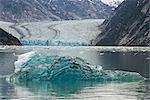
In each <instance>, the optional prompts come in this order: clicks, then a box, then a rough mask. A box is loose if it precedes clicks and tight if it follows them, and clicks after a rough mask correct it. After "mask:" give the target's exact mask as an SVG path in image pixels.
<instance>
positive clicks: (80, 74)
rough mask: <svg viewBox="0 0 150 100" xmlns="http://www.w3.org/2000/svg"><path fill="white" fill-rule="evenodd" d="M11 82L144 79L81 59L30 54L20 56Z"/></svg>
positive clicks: (134, 74) (136, 74) (137, 75)
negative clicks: (104, 68) (105, 68)
mask: <svg viewBox="0 0 150 100" xmlns="http://www.w3.org/2000/svg"><path fill="white" fill-rule="evenodd" d="M15 65H16V70H15V74H14V75H12V76H11V77H10V81H11V82H25V81H31V82H32V81H34V82H35V81H48V82H68V81H98V82H104V81H123V82H124V81H125V82H126V81H138V80H142V79H144V78H143V77H142V76H140V75H139V74H138V73H134V72H125V71H112V70H103V69H102V66H96V65H91V64H89V63H88V62H87V61H85V60H84V59H81V58H79V57H68V56H62V57H61V56H48V55H45V54H37V53H34V52H29V53H26V54H23V55H20V56H19V59H18V61H17V62H16V63H15Z"/></svg>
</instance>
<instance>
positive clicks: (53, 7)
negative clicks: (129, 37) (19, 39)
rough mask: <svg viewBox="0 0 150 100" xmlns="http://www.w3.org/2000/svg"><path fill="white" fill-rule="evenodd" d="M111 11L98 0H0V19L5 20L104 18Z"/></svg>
mask: <svg viewBox="0 0 150 100" xmlns="http://www.w3.org/2000/svg"><path fill="white" fill-rule="evenodd" d="M111 13H112V8H111V7H109V6H108V5H106V4H104V3H102V2H101V1H100V0H0V20H1V21H6V22H15V23H17V22H31V21H32V22H33V21H43V20H48V21H60V20H81V19H104V18H108V16H109V15H110V14H111Z"/></svg>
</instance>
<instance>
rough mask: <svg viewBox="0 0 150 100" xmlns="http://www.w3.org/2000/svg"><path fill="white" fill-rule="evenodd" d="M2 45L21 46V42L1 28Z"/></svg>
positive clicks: (0, 42)
mask: <svg viewBox="0 0 150 100" xmlns="http://www.w3.org/2000/svg"><path fill="white" fill-rule="evenodd" d="M0 45H21V43H20V41H19V40H18V39H17V38H16V37H14V36H12V35H11V34H9V33H7V32H6V31H4V30H3V29H1V28H0Z"/></svg>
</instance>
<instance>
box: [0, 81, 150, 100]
mask: <svg viewBox="0 0 150 100" xmlns="http://www.w3.org/2000/svg"><path fill="white" fill-rule="evenodd" d="M0 99H5V100H8V99H10V100H14V99H16V100H54V99H63V100H66V99H69V100H70V99H73V100H100V99H101V100H149V99H150V83H149V82H144V81H143V82H131V83H114V82H112V83H96V82H95V83H94V82H74V83H61V84H54V83H47V82H39V83H37V82H36V83H33V82H32V83H31V82H26V83H22V84H19V85H12V84H10V83H8V82H6V81H5V79H0Z"/></svg>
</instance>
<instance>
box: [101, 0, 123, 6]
mask: <svg viewBox="0 0 150 100" xmlns="http://www.w3.org/2000/svg"><path fill="white" fill-rule="evenodd" d="M101 1H102V2H103V3H105V4H107V5H109V6H111V7H118V5H120V4H121V3H122V2H123V1H124V0H101Z"/></svg>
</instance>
